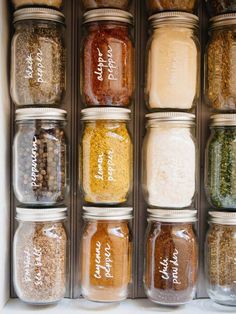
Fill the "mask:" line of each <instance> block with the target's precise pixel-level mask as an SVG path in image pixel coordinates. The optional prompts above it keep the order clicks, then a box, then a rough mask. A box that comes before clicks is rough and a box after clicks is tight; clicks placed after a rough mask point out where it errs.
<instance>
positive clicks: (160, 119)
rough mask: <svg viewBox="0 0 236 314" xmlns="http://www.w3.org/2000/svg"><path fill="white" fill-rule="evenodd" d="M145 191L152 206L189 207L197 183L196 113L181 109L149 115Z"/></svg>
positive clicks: (145, 143) (144, 157) (144, 162)
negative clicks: (181, 111)
mask: <svg viewBox="0 0 236 314" xmlns="http://www.w3.org/2000/svg"><path fill="white" fill-rule="evenodd" d="M146 118H147V119H148V120H147V126H146V127H147V133H146V136H145V139H144V144H143V171H142V172H143V175H142V177H143V178H142V183H143V191H144V196H145V199H146V201H147V203H148V204H149V206H154V207H159V208H184V207H190V205H191V204H192V203H193V200H194V196H195V186H196V144H195V139H194V133H195V122H194V121H195V115H193V114H189V113H180V112H163V113H151V114H147V115H146Z"/></svg>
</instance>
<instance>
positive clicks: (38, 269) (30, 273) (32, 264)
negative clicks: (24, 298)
mask: <svg viewBox="0 0 236 314" xmlns="http://www.w3.org/2000/svg"><path fill="white" fill-rule="evenodd" d="M42 266H43V264H42V249H41V248H37V247H36V246H34V247H33V252H32V251H30V249H29V248H26V249H25V250H24V258H23V268H24V281H25V282H32V281H33V283H34V284H35V285H36V286H42V285H43V276H42Z"/></svg>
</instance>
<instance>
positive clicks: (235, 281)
mask: <svg viewBox="0 0 236 314" xmlns="http://www.w3.org/2000/svg"><path fill="white" fill-rule="evenodd" d="M234 266H235V267H236V257H234ZM233 283H236V280H234V281H233Z"/></svg>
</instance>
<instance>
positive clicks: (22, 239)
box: [11, 0, 68, 305]
mask: <svg viewBox="0 0 236 314" xmlns="http://www.w3.org/2000/svg"><path fill="white" fill-rule="evenodd" d="M13 4H14V6H15V9H16V11H15V12H14V19H13V23H14V27H15V33H14V36H13V39H12V49H11V65H12V66H11V97H12V101H13V103H14V105H16V106H17V107H18V108H17V110H16V111H15V122H16V127H15V129H16V133H15V136H14V144H13V171H12V172H13V186H14V193H15V197H16V200H17V201H18V206H17V208H16V220H17V221H18V228H17V230H16V232H15V236H14V243H13V266H14V267H13V283H14V287H15V292H16V294H17V296H18V297H19V298H20V299H21V300H22V301H24V302H26V303H30V304H35V305H42V304H43V305H44V304H51V303H56V302H58V301H60V300H61V299H62V298H64V296H65V294H66V285H67V257H68V252H67V250H68V247H67V242H68V240H67V231H66V226H65V222H66V219H67V207H66V206H65V205H64V204H65V203H66V196H67V191H68V182H67V181H68V180H67V178H68V177H67V176H68V171H67V162H68V158H67V153H68V150H67V147H68V144H67V138H66V134H65V133H66V130H65V126H66V115H67V113H66V111H65V110H62V109H58V108H56V107H58V106H59V105H61V104H62V102H63V99H64V94H65V78H66V73H65V68H66V65H65V62H66V59H65V43H64V31H65V17H64V15H63V13H62V12H60V10H59V9H60V7H61V5H62V1H58V0H55V1H54V0H51V1H43V0H35V1H32V0H31V1H29V0H14V1H13Z"/></svg>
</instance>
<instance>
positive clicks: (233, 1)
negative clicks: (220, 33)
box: [206, 0, 236, 16]
mask: <svg viewBox="0 0 236 314" xmlns="http://www.w3.org/2000/svg"><path fill="white" fill-rule="evenodd" d="M206 3H207V8H208V10H209V13H210V14H211V15H213V16H215V15H219V14H224V13H232V12H236V0H206Z"/></svg>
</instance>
